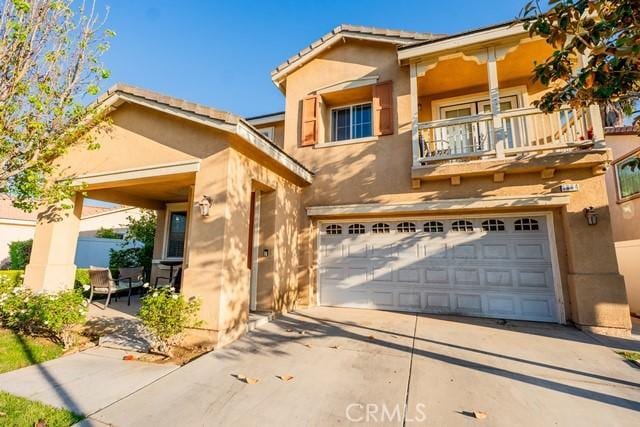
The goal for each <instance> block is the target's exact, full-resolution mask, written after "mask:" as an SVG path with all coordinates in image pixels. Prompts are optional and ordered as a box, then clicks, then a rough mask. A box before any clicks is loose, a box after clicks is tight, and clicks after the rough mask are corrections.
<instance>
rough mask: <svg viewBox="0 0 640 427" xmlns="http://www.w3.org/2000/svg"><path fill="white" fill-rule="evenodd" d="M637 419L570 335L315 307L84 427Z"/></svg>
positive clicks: (607, 369) (618, 363)
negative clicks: (477, 415) (249, 380)
mask: <svg viewBox="0 0 640 427" xmlns="http://www.w3.org/2000/svg"><path fill="white" fill-rule="evenodd" d="M283 375H291V376H293V379H290V380H289V381H284V380H282V379H281V378H278V376H283ZM244 377H249V378H255V379H257V380H258V382H257V383H255V384H248V383H247V382H246V381H245V380H242V379H243V378H244ZM405 405H406V408H407V411H406V413H405V411H404V409H405ZM473 411H482V412H484V413H486V414H487V418H486V419H484V420H482V421H480V420H478V419H476V418H475V417H474V415H473ZM639 419H640V369H638V368H635V367H633V366H631V365H630V364H628V363H626V362H625V361H624V360H622V359H621V358H620V357H619V356H618V355H616V354H615V353H614V352H612V351H611V350H609V349H608V348H606V347H603V346H602V345H600V344H599V343H598V342H596V341H595V340H594V339H593V338H592V337H590V336H589V335H587V334H585V333H583V332H580V331H578V330H576V329H573V328H570V327H562V326H558V325H545V324H538V323H527V322H508V323H506V324H500V323H499V322H497V321H495V320H489V319H470V318H462V317H455V316H441V317H439V316H420V315H418V316H416V315H413V314H402V313H390V312H376V311H367V310H351V309H337V308H326V307H317V308H313V309H310V310H305V311H301V312H299V313H296V314H291V315H288V316H285V317H282V318H280V319H278V320H277V321H275V322H272V323H270V324H268V325H266V326H265V327H263V328H262V329H260V330H257V331H254V332H253V333H251V334H250V335H248V336H246V337H244V338H242V339H241V340H239V341H237V342H236V343H234V344H232V345H231V346H229V347H228V348H225V349H223V350H221V351H216V352H212V353H209V354H207V355H205V356H203V357H201V358H199V359H197V360H195V361H194V362H192V363H190V364H188V365H186V366H184V367H182V368H180V369H178V370H176V371H174V372H172V373H170V374H169V375H167V376H165V377H163V378H162V379H160V380H158V381H156V382H154V383H152V384H150V385H149V386H147V387H145V388H143V389H142V390H140V391H138V392H136V393H134V394H133V395H131V396H129V397H127V398H125V399H122V400H119V401H118V402H116V403H114V404H113V405H111V406H109V407H108V408H105V409H103V410H101V411H99V412H97V413H95V414H93V415H92V416H91V418H90V420H88V421H87V422H85V425H100V424H99V423H105V424H111V425H115V426H139V425H153V426H175V425H181V426H203V425H204V426H214V425H215V426H217V425H222V426H234V427H237V426H249V425H263V426H288V425H322V426H325V425H337V424H342V425H344V424H350V423H351V422H356V423H360V424H371V425H373V424H375V425H397V426H400V425H403V423H404V424H405V425H411V424H414V425H434V426H442V425H456V426H457V425H467V424H468V425H474V424H475V425H477V424H478V423H483V425H487V426H513V425H518V426H528V425H531V426H539V425H560V426H565V425H566V426H574V425H607V426H635V425H638V420H639ZM92 423H95V424H92Z"/></svg>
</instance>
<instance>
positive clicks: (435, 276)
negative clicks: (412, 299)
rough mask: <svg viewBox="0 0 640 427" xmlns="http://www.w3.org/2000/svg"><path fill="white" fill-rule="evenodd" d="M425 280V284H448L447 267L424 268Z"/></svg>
mask: <svg viewBox="0 0 640 427" xmlns="http://www.w3.org/2000/svg"><path fill="white" fill-rule="evenodd" d="M425 282H426V283H427V284H438V283H440V284H446V285H448V284H449V282H450V280H449V269H448V268H426V269H425Z"/></svg>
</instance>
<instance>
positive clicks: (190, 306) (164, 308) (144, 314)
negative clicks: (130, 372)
mask: <svg viewBox="0 0 640 427" xmlns="http://www.w3.org/2000/svg"><path fill="white" fill-rule="evenodd" d="M200 305H201V301H200V300H199V299H196V298H191V299H190V300H188V301H187V300H186V299H185V297H184V296H183V295H181V294H177V293H175V292H174V290H173V288H164V289H158V290H154V291H152V292H151V293H150V294H148V295H147V296H146V297H144V298H143V299H142V305H141V307H140V312H139V313H138V317H140V319H141V320H142V323H143V324H144V326H145V327H146V328H147V330H148V331H149V332H150V333H151V335H152V336H153V339H154V343H153V345H152V348H153V349H154V350H155V351H157V352H159V353H163V354H167V355H169V354H170V347H171V346H172V345H175V344H176V343H177V341H178V340H179V339H180V338H181V336H182V334H183V333H184V330H185V329H186V328H188V327H196V326H198V325H200V324H201V322H200V321H198V320H197V314H198V311H199V310H200Z"/></svg>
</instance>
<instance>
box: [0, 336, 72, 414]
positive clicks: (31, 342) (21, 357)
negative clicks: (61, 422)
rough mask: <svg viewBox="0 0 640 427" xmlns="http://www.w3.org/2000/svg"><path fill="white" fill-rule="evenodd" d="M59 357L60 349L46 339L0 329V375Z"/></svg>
mask: <svg viewBox="0 0 640 427" xmlns="http://www.w3.org/2000/svg"><path fill="white" fill-rule="evenodd" d="M61 355H62V348H61V347H60V346H58V345H56V344H54V343H52V342H50V341H48V340H46V339H42V338H30V337H23V336H21V335H18V334H16V333H14V332H12V331H8V330H6V329H0V373H3V372H7V371H13V370H14V369H18V368H24V367H25V366H29V365H33V364H34V363H41V362H46V361H47V360H51V359H55V358H56V357H60V356H61ZM0 425H2V419H1V418H0Z"/></svg>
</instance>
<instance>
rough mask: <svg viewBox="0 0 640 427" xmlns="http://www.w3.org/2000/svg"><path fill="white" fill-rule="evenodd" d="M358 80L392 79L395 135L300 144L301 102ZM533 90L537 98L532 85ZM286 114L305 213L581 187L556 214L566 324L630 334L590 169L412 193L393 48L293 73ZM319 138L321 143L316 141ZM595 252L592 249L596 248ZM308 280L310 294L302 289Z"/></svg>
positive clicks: (309, 268)
mask: <svg viewBox="0 0 640 427" xmlns="http://www.w3.org/2000/svg"><path fill="white" fill-rule="evenodd" d="M452 72H454V71H452ZM365 76H379V81H385V80H392V81H393V95H394V105H393V107H394V122H395V125H396V128H395V133H394V134H393V135H390V136H382V137H379V138H376V139H375V140H374V141H371V142H365V143H357V144H349V145H335V146H330V147H323V148H320V147H314V146H312V147H299V140H300V124H299V117H300V114H301V112H300V105H301V100H302V98H303V97H304V96H306V95H308V94H310V93H312V92H313V91H315V90H317V89H319V88H323V87H327V86H330V85H332V84H335V83H338V82H341V81H346V80H355V79H361V78H363V77H365ZM503 78H504V79H505V80H508V77H506V76H505V77H503ZM531 90H532V92H534V93H536V94H537V95H538V96H539V88H536V87H531ZM285 114H286V122H285V123H286V130H285V149H286V151H287V152H289V153H291V154H292V155H294V156H295V157H296V158H298V159H299V160H300V161H301V162H302V163H303V164H305V165H306V166H308V167H309V168H310V169H311V170H312V171H313V172H314V173H315V180H314V182H313V184H312V185H311V186H310V187H308V188H306V189H305V190H304V191H303V195H302V206H303V207H307V206H316V205H340V204H351V203H372V202H378V203H390V202H391V203H392V202H405V203H406V202H419V201H425V200H439V199H457V198H478V197H486V196H518V195H521V196H531V195H545V194H550V193H555V192H558V191H559V186H560V184H562V183H578V184H579V185H580V191H579V192H576V193H571V195H570V203H569V205H568V206H566V208H564V209H562V210H559V211H557V212H556V213H555V217H554V218H555V228H556V229H557V230H558V233H557V235H556V238H557V239H558V242H557V246H558V247H559V248H560V250H559V254H560V256H559V262H560V265H561V276H562V277H561V280H562V285H563V291H564V294H565V308H566V313H567V318H568V319H570V320H573V321H574V322H576V323H580V324H581V325H584V326H588V325H608V326H611V327H613V328H621V329H625V328H628V326H629V318H628V307H627V306H626V297H625V294H624V286H623V284H622V283H623V282H622V278H621V276H619V275H618V267H617V262H616V256H615V250H614V247H613V241H612V238H611V226H610V221H609V212H608V210H607V199H606V192H605V187H604V177H603V176H602V175H596V176H594V175H593V172H592V170H591V168H585V169H571V170H557V171H556V173H555V175H554V176H553V177H552V178H548V179H543V178H541V175H540V173H539V172H537V173H528V174H512V175H509V174H508V175H507V176H506V178H505V181H504V182H494V181H493V177H492V176H491V175H488V176H484V177H465V176H463V177H462V184H461V185H459V186H453V185H451V183H450V181H449V180H440V181H428V182H423V183H422V186H421V188H420V189H418V190H415V189H412V186H411V165H412V152H411V135H410V132H411V129H410V128H411V124H410V90H409V69H408V67H401V66H399V65H398V61H397V55H396V51H395V48H393V47H391V46H387V45H382V44H374V43H364V42H353V41H347V42H346V43H343V44H340V45H339V46H338V47H334V48H332V49H330V50H329V51H327V52H326V53H323V54H321V55H320V56H319V57H317V58H315V59H313V60H311V61H310V62H309V63H307V64H306V65H304V66H302V67H301V68H300V69H298V70H296V71H294V72H293V73H292V74H291V75H290V76H288V78H287V97H286V113H285ZM322 126H323V125H322V124H320V127H321V128H322ZM319 134H321V135H322V134H323V131H322V130H320V131H319ZM319 140H320V141H321V142H322V141H323V139H322V137H320V139H319ZM587 206H594V207H595V208H596V209H597V212H598V214H599V216H600V221H599V224H598V225H597V226H592V227H589V226H587V225H586V221H585V219H584V215H583V213H582V210H583V208H585V207H587ZM496 212H499V211H498V210H496ZM470 213H471V212H464V214H470ZM425 214H428V212H425ZM300 218H301V224H300V236H301V248H302V250H301V253H300V259H301V263H302V265H303V268H302V270H301V275H300V278H301V279H300V280H301V281H300V283H301V288H303V289H301V294H300V295H301V303H304V304H314V303H315V301H316V291H317V289H316V288H317V283H316V280H317V279H316V275H317V272H316V265H315V263H316V259H317V257H316V254H315V247H316V238H317V237H316V235H315V234H316V230H317V227H316V224H314V223H312V222H311V221H310V220H309V219H308V218H307V217H306V215H304V212H303V213H301V215H300ZM594 247H598V251H593V248H594ZM565 254H566V255H565ZM307 284H310V288H309V292H307V291H306V289H304V287H305V286H306V285H307Z"/></svg>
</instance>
